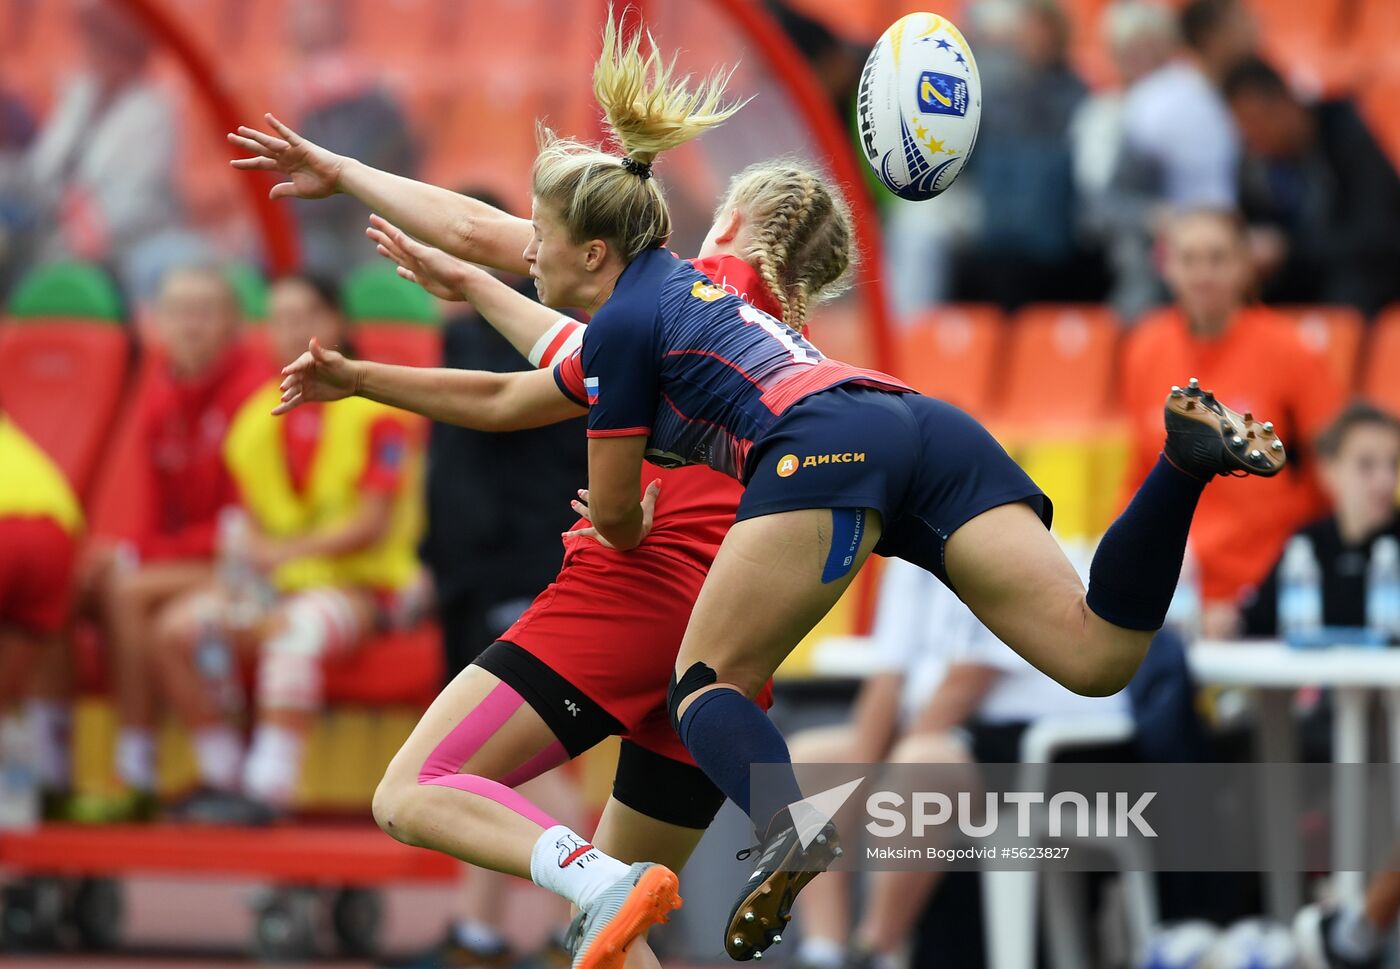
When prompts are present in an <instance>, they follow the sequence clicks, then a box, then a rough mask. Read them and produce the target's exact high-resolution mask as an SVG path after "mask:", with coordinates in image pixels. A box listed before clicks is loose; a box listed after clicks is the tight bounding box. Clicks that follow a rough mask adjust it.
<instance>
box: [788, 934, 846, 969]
mask: <svg viewBox="0 0 1400 969" xmlns="http://www.w3.org/2000/svg"><path fill="white" fill-rule="evenodd" d="M796 961H797V962H800V963H803V964H804V965H808V966H813V967H814V969H841V964H842V963H843V962H845V961H846V947H845V946H844V945H842V944H841V943H839V942H836V941H833V940H832V939H819V938H816V937H813V936H804V937H803V939H802V943H801V944H800V945H799V946H798V947H797V958H796Z"/></svg>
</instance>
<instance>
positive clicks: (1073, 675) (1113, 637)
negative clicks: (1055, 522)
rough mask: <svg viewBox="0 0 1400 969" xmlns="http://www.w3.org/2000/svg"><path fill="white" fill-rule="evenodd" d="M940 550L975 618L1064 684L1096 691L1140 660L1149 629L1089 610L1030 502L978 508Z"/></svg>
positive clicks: (1075, 575) (1068, 566)
mask: <svg viewBox="0 0 1400 969" xmlns="http://www.w3.org/2000/svg"><path fill="white" fill-rule="evenodd" d="M944 555H945V563H946V567H947V571H948V578H949V580H950V581H951V582H952V584H953V586H954V588H956V589H957V592H958V595H959V596H961V597H962V600H963V601H964V602H965V603H967V605H968V607H969V608H970V609H971V610H972V611H973V613H974V614H976V616H977V618H978V619H980V620H981V621H982V622H983V624H984V625H986V627H987V628H988V629H990V630H991V631H992V632H993V633H995V634H996V636H997V638H999V639H1000V640H1001V641H1002V642H1004V643H1006V644H1007V645H1008V646H1010V647H1011V648H1012V649H1014V650H1016V652H1018V653H1020V654H1021V655H1022V656H1023V657H1025V658H1026V660H1028V661H1029V662H1030V663H1031V665H1033V666H1035V667H1036V668H1037V669H1039V670H1041V671H1042V672H1044V673H1045V674H1047V675H1048V676H1050V677H1052V678H1054V679H1055V680H1057V681H1059V682H1060V683H1062V684H1064V685H1065V686H1067V687H1068V688H1070V689H1072V690H1075V691H1076V692H1081V693H1098V692H1102V691H1101V690H1100V689H1099V687H1100V686H1101V685H1102V684H1104V683H1108V682H1116V681H1117V680H1119V679H1120V678H1125V677H1123V676H1122V674H1123V673H1124V672H1126V673H1127V674H1128V675H1131V670H1132V669H1134V668H1136V665H1137V663H1138V662H1139V661H1141V659H1142V652H1143V651H1144V650H1145V649H1146V648H1147V643H1148V642H1149V641H1150V639H1151V635H1150V634H1148V633H1136V632H1134V631H1133V630H1125V629H1120V628H1119V627H1116V626H1113V625H1111V624H1109V623H1107V622H1105V621H1104V620H1102V619H1100V618H1099V617H1098V616H1096V615H1094V614H1093V612H1092V611H1090V609H1089V607H1088V604H1087V603H1086V602H1085V599H1084V583H1083V582H1082V581H1081V580H1080V578H1079V573H1078V572H1076V571H1075V569H1074V566H1073V565H1071V564H1070V561H1069V559H1068V558H1067V557H1066V556H1065V553H1064V550H1063V549H1061V548H1060V546H1059V543H1058V542H1056V541H1055V539H1054V538H1053V537H1052V536H1051V534H1050V532H1049V531H1048V530H1047V529H1046V528H1045V525H1044V524H1043V523H1042V522H1041V520H1040V517H1039V516H1038V515H1037V514H1036V513H1035V512H1034V511H1033V510H1032V509H1031V508H1030V506H1029V505H1026V504H1024V503H1021V502H1015V503H1012V504H1007V505H1000V506H998V507H996V508H992V509H990V510H988V511H985V512H983V513H982V514H980V515H978V516H977V517H975V518H973V519H972V520H971V521H969V522H967V523H966V524H964V525H963V526H962V527H961V528H959V529H958V530H957V531H955V532H954V533H953V534H952V536H951V537H950V538H949V539H948V542H947V545H946V548H945V550H944Z"/></svg>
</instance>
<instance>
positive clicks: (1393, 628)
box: [1366, 535, 1400, 642]
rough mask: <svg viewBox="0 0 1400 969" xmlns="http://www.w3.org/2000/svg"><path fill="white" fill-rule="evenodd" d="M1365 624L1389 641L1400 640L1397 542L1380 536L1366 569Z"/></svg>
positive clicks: (1399, 555)
mask: <svg viewBox="0 0 1400 969" xmlns="http://www.w3.org/2000/svg"><path fill="white" fill-rule="evenodd" d="M1366 626H1367V628H1369V629H1373V630H1376V631H1377V632H1379V633H1380V634H1381V635H1383V636H1384V637H1385V638H1386V640H1387V641H1388V642H1395V641H1396V640H1400V541H1396V539H1395V536H1394V535H1382V536H1381V537H1380V538H1378V539H1376V541H1375V544H1373V545H1372V546H1371V563H1370V565H1369V566H1367V568H1366Z"/></svg>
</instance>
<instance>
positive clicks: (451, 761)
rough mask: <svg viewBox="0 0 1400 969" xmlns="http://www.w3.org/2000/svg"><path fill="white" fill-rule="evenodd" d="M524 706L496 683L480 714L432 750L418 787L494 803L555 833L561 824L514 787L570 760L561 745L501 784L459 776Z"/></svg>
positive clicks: (464, 721) (475, 712)
mask: <svg viewBox="0 0 1400 969" xmlns="http://www.w3.org/2000/svg"><path fill="white" fill-rule="evenodd" d="M524 702H525V700H524V698H522V697H521V696H520V694H519V693H516V692H515V691H514V690H512V689H511V688H510V687H508V686H506V685H505V684H504V683H498V684H496V687H495V689H493V690H492V691H491V692H490V693H488V694H486V698H485V699H483V700H482V701H481V702H480V703H479V704H477V706H476V709H474V710H472V712H471V713H468V714H467V715H466V716H465V717H463V718H462V721H461V723H459V724H457V726H455V727H453V728H452V730H451V732H449V733H448V735H447V736H446V737H444V738H443V739H442V743H440V744H438V745H437V747H435V748H433V752H432V753H431V754H429V755H428V759H427V760H425V761H424V762H423V767H422V769H421V770H419V772H418V783H419V784H435V785H437V786H439V787H455V788H456V789H457V790H459V791H466V792H467V793H468V794H477V795H480V796H481V797H485V798H490V799H491V800H493V801H495V802H496V803H497V804H500V805H502V806H503V807H506V808H508V809H509V810H511V811H514V812H515V813H516V814H519V815H520V816H521V817H523V818H526V819H527V820H530V821H533V822H535V823H536V824H538V825H539V826H540V827H542V828H551V827H553V826H554V825H556V824H558V823H559V822H558V821H555V820H554V819H553V818H552V817H550V816H549V815H548V814H546V813H544V812H543V811H541V810H540V809H539V808H538V807H536V806H535V805H533V804H531V803H530V802H529V801H527V800H525V798H523V797H521V796H520V795H519V794H517V793H516V792H515V791H513V790H511V788H513V787H515V786H516V785H518V784H523V783H525V782H526V781H528V780H529V779H530V778H532V777H536V776H538V775H540V774H543V773H544V772H545V771H547V770H549V769H550V768H552V767H557V766H559V765H560V764H562V763H564V761H566V760H568V759H569V755H568V753H567V752H566V751H565V750H564V746H563V744H561V743H559V741H557V740H556V741H554V742H553V743H551V744H550V745H549V746H548V747H546V748H544V750H541V751H540V752H539V753H538V754H536V755H535V756H533V757H531V758H530V759H529V760H527V761H525V763H523V764H521V765H520V766H519V767H517V768H515V770H513V771H511V772H510V773H508V774H506V775H505V776H504V777H502V778H501V779H500V780H499V781H493V780H491V779H490V778H488V777H480V776H478V775H476V774H461V773H458V772H459V771H460V770H461V769H462V765H463V764H465V763H466V762H467V761H469V760H471V758H472V755H473V754H475V753H476V752H477V751H478V750H480V749H481V747H482V745H483V744H485V743H486V741H487V740H489V739H490V738H491V737H492V736H493V735H494V734H495V733H496V731H498V730H500V729H501V727H502V725H503V724H505V722H506V721H507V720H509V719H510V715H511V714H513V713H514V712H515V711H516V710H518V709H520V706H521V704H523V703H524Z"/></svg>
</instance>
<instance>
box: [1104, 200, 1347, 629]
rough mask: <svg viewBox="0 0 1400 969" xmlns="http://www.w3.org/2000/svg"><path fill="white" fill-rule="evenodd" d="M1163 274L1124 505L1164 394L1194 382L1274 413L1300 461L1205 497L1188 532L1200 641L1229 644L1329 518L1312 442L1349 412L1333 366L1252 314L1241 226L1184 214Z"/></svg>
mask: <svg viewBox="0 0 1400 969" xmlns="http://www.w3.org/2000/svg"><path fill="white" fill-rule="evenodd" d="M1163 254H1164V259H1165V262H1164V265H1163V271H1164V274H1165V276H1166V280H1167V285H1168V286H1169V288H1170V289H1171V291H1172V295H1173V297H1174V299H1175V305H1173V306H1171V307H1169V308H1167V309H1165V310H1163V311H1161V312H1160V313H1158V314H1157V315H1155V316H1153V317H1152V318H1150V319H1148V320H1145V321H1144V322H1143V323H1141V324H1140V325H1139V326H1138V327H1137V328H1136V329H1135V330H1133V332H1132V333H1130V334H1129V335H1128V338H1127V341H1126V345H1125V347H1124V350H1123V356H1122V361H1121V365H1120V367H1119V384H1120V386H1119V393H1120V399H1121V400H1122V402H1123V408H1124V413H1125V414H1126V415H1127V418H1128V420H1129V422H1130V427H1131V439H1132V441H1133V451H1132V455H1131V458H1130V464H1129V473H1128V475H1127V478H1126V481H1125V492H1124V494H1125V497H1124V500H1123V502H1122V504H1123V505H1126V504H1127V499H1128V498H1130V497H1131V496H1132V494H1133V492H1134V490H1135V489H1136V488H1137V487H1138V485H1139V484H1140V483H1141V482H1142V480H1143V479H1144V478H1145V477H1146V476H1147V473H1148V471H1149V470H1150V469H1151V468H1152V465H1153V464H1154V463H1155V462H1156V460H1157V454H1158V451H1159V450H1160V449H1159V447H1158V446H1157V444H1156V442H1157V439H1158V438H1159V437H1160V436H1161V435H1160V432H1161V423H1162V415H1161V410H1162V401H1161V393H1160V391H1161V388H1162V386H1163V385H1170V384H1171V383H1172V382H1173V381H1174V380H1180V377H1179V376H1177V375H1180V374H1183V373H1190V374H1195V375H1196V376H1197V377H1198V378H1199V379H1200V381H1201V386H1202V387H1206V388H1214V387H1222V388H1223V387H1228V388H1229V392H1230V398H1231V402H1232V404H1233V405H1234V406H1236V407H1237V409H1239V410H1241V411H1252V412H1253V413H1256V414H1268V415H1271V416H1272V417H1273V418H1274V421H1275V423H1276V424H1277V427H1278V431H1277V433H1278V434H1279V436H1281V437H1282V438H1283V439H1284V440H1286V441H1288V442H1289V444H1290V446H1291V448H1292V450H1293V453H1292V459H1291V460H1290V461H1289V464H1288V466H1287V467H1286V468H1285V469H1284V472H1283V473H1282V474H1280V475H1278V476H1276V477H1273V478H1265V479H1260V480H1253V479H1251V480H1249V481H1248V482H1246V481H1244V480H1241V479H1225V480H1221V481H1217V482H1216V483H1215V484H1214V485H1213V486H1212V487H1210V488H1207V489H1206V491H1205V494H1204V495H1203V497H1202V498H1201V501H1200V505H1199V506H1198V507H1197V509H1196V517H1195V519H1194V520H1193V523H1192V526H1191V538H1190V542H1191V547H1192V550H1193V552H1194V554H1195V559H1196V562H1197V563H1198V567H1199V570H1200V581H1201V596H1202V601H1203V604H1204V612H1203V615H1202V632H1203V633H1204V634H1205V635H1207V636H1211V637H1218V636H1229V635H1233V634H1234V633H1235V632H1236V630H1237V628H1238V610H1237V606H1236V603H1237V602H1238V600H1239V599H1240V596H1241V595H1242V594H1243V593H1245V592H1247V591H1248V590H1249V589H1250V588H1251V587H1252V586H1253V585H1254V584H1255V583H1257V582H1259V581H1260V580H1261V579H1263V577H1264V576H1265V574H1266V573H1267V572H1268V570H1269V567H1270V565H1272V564H1273V562H1274V560H1275V559H1277V558H1278V556H1279V553H1280V552H1281V551H1282V549H1283V544H1284V542H1285V541H1287V539H1288V536H1289V535H1291V534H1292V533H1293V532H1294V530H1295V529H1297V528H1298V527H1299V526H1300V525H1302V524H1303V523H1304V522H1307V521H1310V520H1311V519H1312V518H1315V517H1316V516H1317V514H1318V513H1319V512H1320V510H1321V505H1322V496H1321V492H1320V491H1319V490H1318V488H1317V485H1316V482H1315V480H1314V478H1313V473H1312V470H1311V468H1312V462H1311V461H1310V460H1309V454H1308V450H1309V449H1308V444H1309V443H1310V442H1311V441H1312V439H1313V438H1315V437H1316V436H1317V435H1318V434H1319V433H1320V432H1321V431H1322V430H1323V429H1324V428H1326V427H1327V425H1328V423H1329V422H1330V421H1331V420H1332V418H1333V417H1334V416H1335V415H1336V413H1337V412H1338V411H1339V410H1340V409H1341V406H1342V402H1343V398H1344V394H1343V389H1342V387H1341V386H1340V383H1339V381H1338V380H1337V378H1336V377H1335V375H1334V373H1333V371H1332V369H1331V367H1330V366H1329V364H1328V362H1327V360H1326V359H1325V358H1324V357H1323V356H1322V355H1321V354H1320V353H1318V352H1316V351H1315V350H1313V349H1311V348H1309V347H1308V346H1307V345H1306V344H1305V343H1304V342H1303V340H1302V339H1301V338H1300V336H1299V335H1298V331H1297V328H1296V327H1295V326H1294V325H1293V324H1292V323H1291V322H1290V321H1289V320H1287V319H1285V318H1284V317H1282V316H1280V315H1278V314H1277V313H1275V312H1273V311H1271V310H1269V309H1267V308H1265V307H1263V306H1258V305H1251V304H1250V302H1249V299H1250V294H1251V293H1252V291H1253V289H1254V273H1253V270H1252V268H1251V262H1250V254H1249V247H1248V241H1247V237H1246V235H1245V229H1244V225H1243V223H1242V222H1241V221H1240V219H1239V218H1238V216H1236V215H1235V214H1234V213H1231V212H1228V211H1215V210H1199V211H1192V212H1187V213H1183V214H1181V215H1178V216H1177V217H1176V218H1175V219H1174V220H1173V221H1172V222H1171V223H1170V225H1169V226H1168V228H1167V229H1166V232H1165V234H1164V236H1163Z"/></svg>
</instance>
